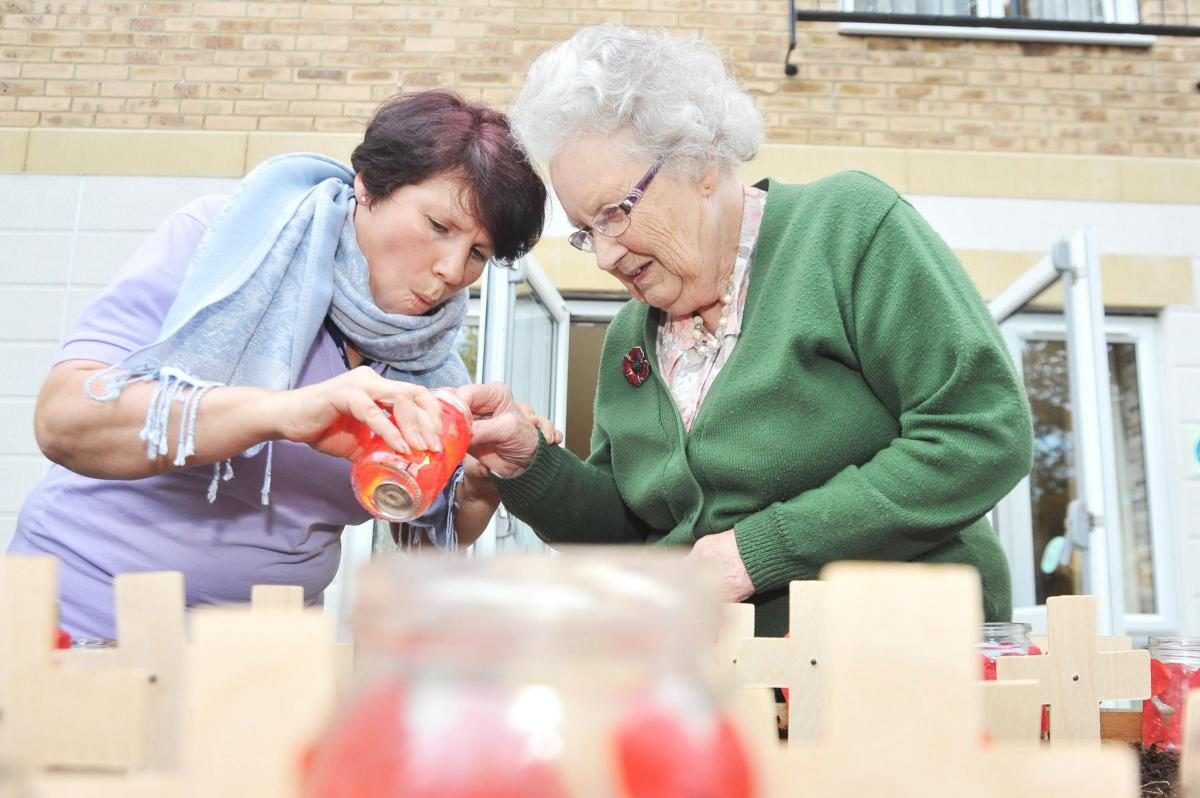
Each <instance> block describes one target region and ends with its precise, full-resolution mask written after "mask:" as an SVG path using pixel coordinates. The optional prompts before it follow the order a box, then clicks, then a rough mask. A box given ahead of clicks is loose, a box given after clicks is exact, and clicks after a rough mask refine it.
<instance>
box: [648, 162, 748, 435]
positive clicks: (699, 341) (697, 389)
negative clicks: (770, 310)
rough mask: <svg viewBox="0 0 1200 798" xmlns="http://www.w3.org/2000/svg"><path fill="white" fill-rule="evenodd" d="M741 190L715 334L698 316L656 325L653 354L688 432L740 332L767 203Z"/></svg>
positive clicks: (746, 190)
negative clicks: (736, 231) (736, 232)
mask: <svg viewBox="0 0 1200 798" xmlns="http://www.w3.org/2000/svg"><path fill="white" fill-rule="evenodd" d="M743 190H744V194H745V200H744V202H743V204H742V229H741V234H740V236H739V238H738V250H737V260H736V261H735V262H734V265H733V275H732V276H731V277H730V283H729V289H728V291H727V293H726V295H727V296H728V297H729V302H728V303H726V305H725V308H724V309H723V311H722V313H721V322H720V326H719V327H718V332H719V333H720V336H719V337H718V336H716V335H713V334H712V333H710V332H709V331H708V330H706V329H705V328H704V327H703V326H702V325H701V324H699V323H698V322H699V320H700V317H699V316H694V317H692V318H687V319H677V320H673V319H668V320H667V321H666V322H664V323H663V324H662V326H660V327H659V329H658V342H657V354H658V363H659V367H660V368H661V370H662V378H663V380H664V381H665V382H666V383H667V387H668V388H670V390H671V396H673V397H674V399H675V405H676V406H677V407H678V408H679V415H680V417H681V418H682V419H683V426H684V429H687V430H689V431H690V430H691V428H692V422H693V421H695V419H696V414H697V413H699V412H700V405H701V404H702V403H703V402H704V397H705V396H706V395H707V394H708V390H709V388H711V387H712V384H713V380H715V379H716V378H717V375H718V374H720V373H721V368H722V367H723V366H724V365H725V363H726V361H728V360H729V356H730V355H731V354H732V353H733V347H734V345H735V344H736V343H737V339H738V336H739V335H740V334H741V332H742V313H743V311H744V310H745V308H746V287H747V286H748V285H749V284H750V264H751V261H752V260H753V259H754V246H755V244H756V243H757V242H758V230H759V227H760V226H761V225H762V217H763V209H764V208H766V206H767V192H765V191H763V190H761V189H757V188H754V187H753V186H745V187H744V189H743Z"/></svg>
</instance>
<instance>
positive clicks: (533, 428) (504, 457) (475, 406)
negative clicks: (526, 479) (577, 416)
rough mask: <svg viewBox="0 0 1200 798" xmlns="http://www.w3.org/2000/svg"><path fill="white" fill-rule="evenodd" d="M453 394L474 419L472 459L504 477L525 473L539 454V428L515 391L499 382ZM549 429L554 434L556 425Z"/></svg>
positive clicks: (455, 390) (458, 390) (467, 387)
mask: <svg viewBox="0 0 1200 798" xmlns="http://www.w3.org/2000/svg"><path fill="white" fill-rule="evenodd" d="M454 392H455V393H456V394H458V398H459V399H462V400H463V402H465V403H466V405H467V407H469V408H470V409H471V415H472V416H474V417H475V421H474V423H473V424H472V425H471V449H470V451H471V454H472V456H474V457H475V458H476V459H477V460H478V461H479V462H480V464H482V465H483V466H484V467H486V468H487V469H489V470H490V471H492V472H493V473H495V474H497V475H499V476H501V477H515V476H519V475H521V474H523V473H525V469H527V468H528V467H529V464H530V463H532V462H533V456H534V454H536V453H537V447H538V434H537V431H538V425H535V424H534V421H533V420H532V418H536V416H533V417H532V418H531V415H530V413H529V412H526V411H525V410H522V409H521V406H520V405H518V404H517V402H515V401H514V400H513V396H512V391H510V390H509V389H508V387H507V386H505V385H503V384H501V383H498V382H491V383H488V384H487V385H464V386H462V387H461V388H455V389H454ZM547 423H549V422H547ZM550 428H551V429H552V430H553V425H551V427H550ZM543 434H544V433H543ZM547 440H549V438H547Z"/></svg>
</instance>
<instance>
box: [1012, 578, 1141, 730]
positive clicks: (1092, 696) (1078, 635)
mask: <svg viewBox="0 0 1200 798" xmlns="http://www.w3.org/2000/svg"><path fill="white" fill-rule="evenodd" d="M1046 611H1047V614H1048V616H1049V629H1050V635H1049V641H1048V646H1049V653H1046V654H1042V655H1040V656H1038V655H1035V656H1031V657H1000V658H999V659H997V660H996V678H997V679H1001V680H1004V679H1037V680H1038V682H1040V683H1041V689H1042V702H1043V703H1046V704H1049V705H1050V742H1051V744H1055V743H1059V742H1063V741H1066V740H1072V741H1079V742H1088V743H1097V744H1098V743H1099V742H1100V702H1101V701H1108V700H1113V699H1144V698H1149V697H1150V653H1149V652H1148V651H1145V650H1138V651H1102V650H1101V649H1100V644H1099V643H1098V642H1097V640H1098V638H1097V635H1096V598H1095V597H1094V596H1055V597H1052V598H1049V599H1047V600H1046Z"/></svg>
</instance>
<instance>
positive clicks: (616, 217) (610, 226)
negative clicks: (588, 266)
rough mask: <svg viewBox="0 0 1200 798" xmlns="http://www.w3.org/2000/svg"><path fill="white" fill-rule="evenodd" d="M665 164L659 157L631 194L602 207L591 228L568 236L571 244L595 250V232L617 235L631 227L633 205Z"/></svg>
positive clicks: (588, 250) (584, 249) (586, 249)
mask: <svg viewBox="0 0 1200 798" xmlns="http://www.w3.org/2000/svg"><path fill="white" fill-rule="evenodd" d="M662 165H663V159H662V158H659V159H658V160H657V161H655V162H654V165H653V166H651V167H650V171H648V172H646V174H644V175H642V179H641V180H639V181H637V183H636V184H635V185H634V187H633V188H631V189H629V194H628V195H626V197H625V199H623V200H621V201H620V202H618V203H616V204H615V205H605V206H604V207H603V208H601V209H600V212H599V213H597V214H596V215H595V217H593V219H592V224H591V226H590V229H587V230H576V231H575V232H574V233H571V235H569V236H567V241H570V242H571V246H573V247H575V249H578V250H581V251H583V252H595V251H596V244H595V240H594V239H593V237H592V234H593V233H599V234H600V235H604V236H610V237H616V236H619V235H621V233H624V232H625V231H626V230H628V229H629V214H631V213H633V206H634V205H636V204H637V201H638V200H640V199H641V198H642V195H643V194H645V193H646V187H647V186H649V185H650V181H651V180H653V179H654V176H655V175H656V174H658V170H659V169H660V168H661V167H662Z"/></svg>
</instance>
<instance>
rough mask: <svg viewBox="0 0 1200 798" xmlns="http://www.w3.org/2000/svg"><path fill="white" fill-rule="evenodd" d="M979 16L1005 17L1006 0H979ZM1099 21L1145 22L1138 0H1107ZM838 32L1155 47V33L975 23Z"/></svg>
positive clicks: (858, 26)
mask: <svg viewBox="0 0 1200 798" xmlns="http://www.w3.org/2000/svg"><path fill="white" fill-rule="evenodd" d="M854 3H855V0H841V3H840V5H839V8H840V9H841V10H842V11H844V12H848V13H849V12H853V11H854V10H855V8H854ZM976 10H977V13H976V18H977V19H988V18H994V19H1003V18H1004V13H1003V12H1004V3H1003V0H977V2H976ZM1094 21H1096V22H1108V23H1120V24H1127V25H1136V24H1138V23H1139V22H1140V21H1141V15H1140V11H1139V8H1138V2H1137V0H1104V19H1102V20H1094ZM838 33H839V34H841V35H843V36H900V37H904V38H926V39H982V40H987V41H1016V42H1043V43H1060V44H1086V45H1096V46H1101V45H1103V46H1111V47H1136V48H1147V47H1153V46H1154V44H1155V42H1156V41H1157V38H1158V37H1156V36H1154V35H1153V34H1145V33H1116V32H1108V31H1104V32H1095V31H1070V30H1049V29H1046V30H1041V29H1034V28H991V27H976V26H973V25H913V24H909V23H891V22H841V23H838Z"/></svg>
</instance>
